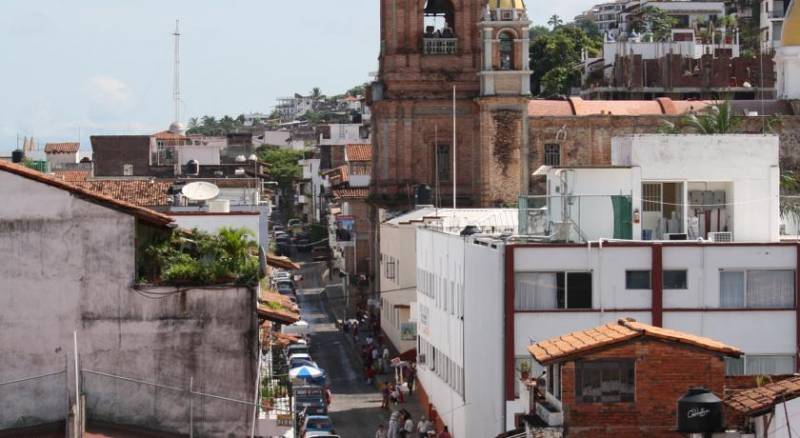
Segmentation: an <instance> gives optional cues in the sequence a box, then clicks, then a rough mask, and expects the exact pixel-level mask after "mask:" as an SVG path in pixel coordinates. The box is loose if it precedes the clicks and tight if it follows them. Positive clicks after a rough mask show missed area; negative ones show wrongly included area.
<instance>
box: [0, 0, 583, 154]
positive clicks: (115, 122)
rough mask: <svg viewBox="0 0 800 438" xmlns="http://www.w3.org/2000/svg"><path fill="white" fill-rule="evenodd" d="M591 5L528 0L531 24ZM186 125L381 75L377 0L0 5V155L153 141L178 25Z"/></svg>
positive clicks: (168, 92)
mask: <svg viewBox="0 0 800 438" xmlns="http://www.w3.org/2000/svg"><path fill="white" fill-rule="evenodd" d="M593 3H595V1H593V0H561V1H559V2H544V1H541V0H528V2H527V4H528V13H529V15H530V17H531V19H532V20H533V21H534V23H535V24H545V23H546V22H547V17H549V16H551V15H553V14H558V15H559V16H561V17H564V18H565V19H569V18H571V17H574V16H575V15H577V14H578V13H579V12H580V11H581V10H584V9H586V8H587V7H589V6H590V5H591V4H593ZM176 19H179V20H180V22H181V25H180V27H181V34H182V36H181V81H182V87H181V89H182V90H181V91H182V105H181V111H182V115H183V117H182V118H183V119H184V121H186V120H188V119H189V118H190V117H200V116H202V115H205V114H210V115H216V116H220V115H224V114H229V115H232V116H236V115H238V114H242V113H248V112H269V111H270V110H271V108H272V107H273V106H274V104H275V99H276V98H278V97H280V96H289V95H292V94H293V93H294V92H299V93H308V92H309V91H310V90H311V88H313V87H320V88H321V89H322V92H323V93H325V94H339V93H342V92H344V91H346V90H347V89H348V88H350V87H352V86H354V85H357V84H360V83H363V82H366V81H368V80H369V79H370V76H369V74H370V72H375V71H376V70H377V56H378V48H379V31H380V29H379V1H378V0H288V1H284V0H224V1H211V0H112V1H109V0H69V1H64V0H36V1H31V0H0V54H2V61H1V62H0V66H2V68H0V102H2V103H3V104H2V105H0V154H7V153H8V152H9V151H11V150H12V149H14V147H15V145H16V142H17V136H19V138H20V142H21V141H22V138H23V137H25V136H29V137H30V136H34V137H35V138H36V139H37V141H38V142H39V143H40V145H43V144H44V143H45V142H48V141H77V139H78V138H79V136H80V140H81V146H82V149H84V150H89V149H91V146H90V144H89V136H90V135H99V134H150V133H154V132H157V131H160V130H164V129H166V128H167V127H168V126H169V123H170V122H171V121H172V118H173V116H172V114H173V110H172V67H173V62H172V57H173V39H172V35H171V34H172V33H173V32H174V28H175V20H176Z"/></svg>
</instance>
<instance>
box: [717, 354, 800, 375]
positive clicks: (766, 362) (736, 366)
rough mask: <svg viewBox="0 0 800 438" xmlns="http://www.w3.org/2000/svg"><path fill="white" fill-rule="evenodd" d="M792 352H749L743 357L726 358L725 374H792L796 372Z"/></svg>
mask: <svg viewBox="0 0 800 438" xmlns="http://www.w3.org/2000/svg"><path fill="white" fill-rule="evenodd" d="M794 361H795V359H794V355H792V354H747V355H744V356H743V357H739V358H732V357H727V358H725V375H728V376H755V375H775V374H792V373H794V372H795V362H794Z"/></svg>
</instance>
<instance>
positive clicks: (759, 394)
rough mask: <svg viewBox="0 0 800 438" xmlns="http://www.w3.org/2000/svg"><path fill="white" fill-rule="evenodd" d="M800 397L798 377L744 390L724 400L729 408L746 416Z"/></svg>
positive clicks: (799, 377) (799, 378)
mask: <svg viewBox="0 0 800 438" xmlns="http://www.w3.org/2000/svg"><path fill="white" fill-rule="evenodd" d="M798 396H800V376H797V377H790V378H788V379H784V380H779V381H777V382H773V383H768V384H766V385H764V386H760V387H758V388H752V389H745V390H743V391H739V392H737V393H735V394H732V395H730V396H728V397H726V398H725V404H726V405H728V406H729V407H730V408H732V409H734V410H736V411H738V412H741V413H743V414H747V415H753V414H759V413H761V412H764V411H766V410H769V409H771V408H772V406H773V405H775V404H776V403H779V402H783V401H784V400H791V399H793V398H796V397H798Z"/></svg>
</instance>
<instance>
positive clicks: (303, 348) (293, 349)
mask: <svg viewBox="0 0 800 438" xmlns="http://www.w3.org/2000/svg"><path fill="white" fill-rule="evenodd" d="M310 353H311V348H310V347H309V346H308V344H291V345H289V346H288V347H286V355H287V356H289V357H292V355H295V354H310Z"/></svg>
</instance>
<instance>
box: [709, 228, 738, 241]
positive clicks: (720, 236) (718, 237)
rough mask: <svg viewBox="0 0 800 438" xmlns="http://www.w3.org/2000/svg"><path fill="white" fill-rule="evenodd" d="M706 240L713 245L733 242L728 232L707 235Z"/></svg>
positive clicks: (731, 234)
mask: <svg viewBox="0 0 800 438" xmlns="http://www.w3.org/2000/svg"><path fill="white" fill-rule="evenodd" d="M708 240H710V241H712V242H714V243H731V242H733V233H731V232H730V231H717V232H713V233H708Z"/></svg>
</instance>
